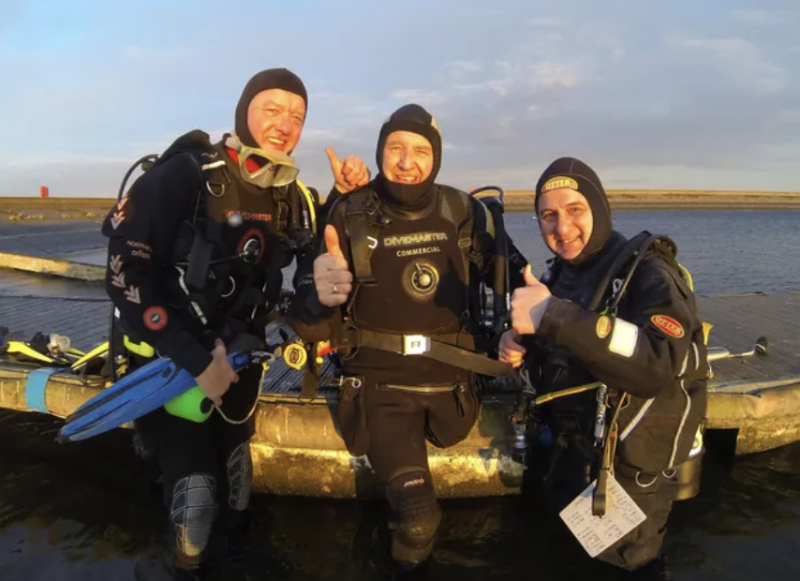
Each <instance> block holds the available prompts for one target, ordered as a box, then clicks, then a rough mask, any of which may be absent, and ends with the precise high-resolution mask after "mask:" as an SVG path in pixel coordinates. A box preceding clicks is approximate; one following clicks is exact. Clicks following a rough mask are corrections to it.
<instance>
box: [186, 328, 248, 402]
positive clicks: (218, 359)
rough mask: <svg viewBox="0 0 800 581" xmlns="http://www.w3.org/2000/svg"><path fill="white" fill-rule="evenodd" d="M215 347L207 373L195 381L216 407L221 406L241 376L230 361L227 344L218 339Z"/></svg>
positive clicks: (204, 372)
mask: <svg viewBox="0 0 800 581" xmlns="http://www.w3.org/2000/svg"><path fill="white" fill-rule="evenodd" d="M214 345H215V347H214V350H213V351H212V352H211V355H212V356H213V357H214V358H213V359H212V360H211V363H209V365H208V367H206V369H205V371H203V373H201V374H200V375H198V376H197V377H196V378H195V379H197V386H198V387H199V388H200V391H202V392H203V393H204V394H206V397H207V398H208V399H210V400H211V401H212V402H214V405H216V406H221V405H222V396H223V395H225V392H227V391H228V389H230V387H231V383H236V382H238V381H239V376H238V375H237V374H236V372H235V371H234V370H233V367H231V364H230V362H229V361H228V353H227V351H226V350H225V343H223V342H222V341H221V340H220V339H217V340H216V341H215V342H214Z"/></svg>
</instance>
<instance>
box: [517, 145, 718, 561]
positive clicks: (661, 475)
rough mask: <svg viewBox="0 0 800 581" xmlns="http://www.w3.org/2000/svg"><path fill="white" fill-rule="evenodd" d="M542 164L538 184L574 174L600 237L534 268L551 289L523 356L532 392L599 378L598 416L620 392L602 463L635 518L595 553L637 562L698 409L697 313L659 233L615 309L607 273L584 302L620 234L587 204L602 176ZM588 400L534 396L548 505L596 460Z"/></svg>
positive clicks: (653, 547) (654, 531)
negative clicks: (640, 516) (635, 510)
mask: <svg viewBox="0 0 800 581" xmlns="http://www.w3.org/2000/svg"><path fill="white" fill-rule="evenodd" d="M561 161H562V162H563V160H561ZM554 165H555V166H556V167H555V168H554V169H552V170H550V171H549V172H545V176H543V178H542V180H540V184H539V187H541V186H542V184H543V183H547V182H546V180H547V179H558V180H564V179H565V178H574V179H575V180H576V182H577V183H578V184H580V187H581V192H585V195H586V197H587V198H588V199H589V201H590V204H591V203H592V201H593V200H592V196H593V195H594V205H593V215H594V220H595V227H596V231H597V232H601V233H603V232H608V235H607V236H603V238H604V239H601V240H599V241H598V240H596V239H594V234H593V235H592V237H593V239H592V242H591V243H590V245H589V246H590V247H592V245H593V247H594V248H595V249H596V250H594V252H593V253H592V254H590V255H589V256H581V257H580V260H578V261H577V262H578V263H577V264H575V263H569V262H566V261H563V260H561V259H557V260H556V261H555V263H554V264H553V266H552V267H551V270H550V271H549V272H548V273H545V275H544V276H543V277H542V282H544V283H545V284H546V285H547V286H548V287H549V288H550V290H551V293H552V295H553V298H552V299H551V300H550V303H549V305H548V307H547V311H546V312H545V314H544V316H543V319H542V321H541V324H540V326H539V328H538V329H537V330H536V334H535V335H534V336H533V337H530V336H526V338H525V341H524V343H523V344H524V345H525V346H526V347H528V348H529V349H528V354H527V355H526V365H527V367H528V369H529V370H530V372H531V378H532V381H533V383H534V385H535V386H536V388H537V389H538V390H539V392H540V393H552V392H558V391H560V390H564V389H567V388H571V387H576V386H580V385H585V384H589V383H591V382H595V381H600V382H603V383H605V384H606V385H607V386H608V388H609V394H610V395H609V403H610V406H611V410H610V411H608V412H606V418H607V420H608V418H610V417H612V414H613V410H614V409H615V408H616V407H618V406H619V404H620V399H621V397H622V394H623V393H625V394H628V396H629V398H630V399H629V401H628V402H627V403H624V404H623V406H622V409H621V410H620V413H619V419H618V424H617V427H618V430H617V442H618V443H617V446H616V455H615V456H614V460H613V465H614V467H615V478H616V480H617V481H618V482H619V483H620V484H621V485H622V487H623V488H624V489H625V490H626V491H627V492H628V493H629V494H630V495H631V496H632V497H633V499H634V500H635V501H636V503H637V504H638V505H639V506H640V508H641V509H642V510H643V511H644V513H645V514H646V516H647V520H646V521H645V522H644V523H642V524H641V525H640V526H639V527H637V528H636V529H634V530H633V531H632V532H631V533H629V534H628V535H627V536H626V537H624V538H623V539H621V540H620V541H618V542H617V543H616V544H615V545H614V546H612V547H610V548H608V549H607V550H606V551H605V552H603V553H602V554H601V555H599V556H598V558H599V559H601V560H604V561H607V562H609V563H612V564H614V565H616V566H619V567H622V568H626V569H637V568H639V567H641V566H642V565H644V564H646V563H648V562H650V561H652V560H653V559H654V558H656V557H657V556H658V553H659V551H660V549H661V545H662V541H663V535H664V530H665V525H666V521H667V517H668V515H669V512H670V510H671V505H672V501H673V498H674V496H675V484H674V481H673V478H674V475H675V470H674V469H675V468H676V467H677V466H679V465H680V464H682V463H683V462H685V461H686V460H687V458H688V456H689V452H690V450H691V448H692V446H693V444H694V441H695V436H696V434H697V431H698V427H699V426H700V424H701V422H702V420H703V419H704V417H705V412H706V383H705V380H706V377H707V372H708V364H707V361H706V348H705V344H704V341H703V329H702V322H701V321H700V319H699V317H698V314H697V307H696V303H695V298H694V295H693V293H692V292H691V290H690V289H689V286H688V284H687V282H686V281H685V280H684V279H683V277H682V275H681V273H680V270H679V266H678V264H677V262H676V260H675V249H674V246H673V244H672V243H671V241H669V240H668V239H666V238H662V239H661V240H660V241H658V242H655V243H654V244H653V245H652V246H650V250H649V251H648V252H647V253H646V254H645V255H644V256H645V257H644V259H643V260H641V262H640V263H639V264H638V267H637V268H636V270H635V271H634V273H633V276H632V277H631V279H630V282H629V284H628V286H627V288H626V289H625V291H624V294H623V295H622V300H621V302H620V303H619V308H618V310H617V312H616V313H611V312H609V313H606V314H600V312H601V311H603V309H604V307H605V306H606V305H607V303H608V298H609V297H610V296H611V294H612V293H613V292H614V281H613V280H611V281H607V282H609V284H608V287H607V291H606V293H605V294H604V295H603V297H602V300H601V301H599V302H598V303H597V305H596V306H597V308H595V310H590V309H589V307H590V304H591V303H592V302H593V298H594V297H595V293H596V291H597V289H598V287H599V286H600V284H601V281H603V279H604V278H605V277H606V275H607V274H608V273H609V271H610V269H611V268H612V264H613V263H614V262H615V259H617V257H618V256H620V254H621V253H622V252H623V249H624V248H625V247H626V244H627V242H628V241H627V240H626V239H625V238H624V237H623V236H622V235H621V234H619V233H616V232H613V231H612V230H611V222H610V213H605V212H603V211H602V210H598V209H597V208H599V207H601V205H600V203H599V198H600V196H602V202H604V203H605V204H606V208H607V202H605V194H604V192H603V191H602V186H599V187H598V188H597V190H596V193H594V194H593V193H592V190H591V185H593V183H596V184H598V185H599V180H597V178H596V176H595V175H594V172H592V171H591V170H590V169H589V168H588V167H586V166H584V165H583V164H580V162H577V160H573V161H572V162H570V163H559V162H555V164H554ZM553 176H556V177H553ZM590 180H591V182H592V183H589V182H590ZM545 189H546V188H545ZM598 223H600V224H599V225H598ZM631 264H632V261H628V262H627V263H626V265H627V266H626V267H624V268H622V269H621V271H619V272H618V274H617V276H616V277H614V278H615V279H617V280H620V281H622V280H623V279H624V278H625V275H626V274H627V273H628V272H629V270H626V269H627V268H628V267H629V266H630V265H631ZM617 284H619V283H617ZM591 306H595V305H591ZM599 311H600V312H599ZM626 397H627V396H626ZM597 410H598V401H597V391H596V390H594V391H589V392H585V393H581V394H577V395H569V396H566V397H563V398H560V399H555V400H553V401H551V402H548V403H545V404H543V413H544V418H545V421H546V423H547V424H548V425H549V427H550V428H551V430H552V432H553V436H554V443H553V445H552V447H551V448H550V450H549V452H550V453H549V455H548V460H547V462H546V463H545V467H544V470H545V472H546V478H545V490H546V491H548V492H549V494H550V496H551V498H552V500H553V501H554V504H555V507H556V508H557V510H561V509H562V508H563V507H564V506H566V505H567V504H568V503H569V502H571V501H572V500H573V499H574V498H575V497H577V496H578V495H579V494H580V493H581V492H582V491H583V490H584V489H585V488H586V487H587V486H588V485H589V484H590V482H591V481H592V480H593V479H594V478H596V477H597V469H598V467H599V462H600V459H601V455H600V452H599V450H598V449H597V448H596V447H595V437H594V429H595V414H596V412H597ZM610 428H611V426H607V427H606V429H607V430H608V429H610ZM606 433H608V432H606ZM540 460H541V458H540Z"/></svg>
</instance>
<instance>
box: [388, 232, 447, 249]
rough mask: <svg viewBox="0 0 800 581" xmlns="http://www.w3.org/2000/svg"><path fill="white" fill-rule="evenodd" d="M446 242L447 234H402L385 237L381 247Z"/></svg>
mask: <svg viewBox="0 0 800 581" xmlns="http://www.w3.org/2000/svg"><path fill="white" fill-rule="evenodd" d="M445 240H447V232H417V233H415V234H404V235H402V236H387V237H386V238H384V239H383V245H384V246H386V247H387V248H392V247H396V246H417V245H420V244H430V243H431V242H444V241H445Z"/></svg>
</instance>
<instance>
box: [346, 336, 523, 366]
mask: <svg viewBox="0 0 800 581" xmlns="http://www.w3.org/2000/svg"><path fill="white" fill-rule="evenodd" d="M461 337H462V338H464V337H465V336H464V335H461ZM466 337H467V338H471V337H470V336H469V335H466ZM458 338H459V335H456V334H449V335H444V334H443V335H433V336H425V335H401V334H394V333H381V332H377V331H370V330H367V329H360V330H356V329H352V330H349V331H345V332H344V333H343V335H342V345H338V346H337V347H367V348H369V349H377V350H380V351H388V352H390V353H396V354H398V355H408V356H414V357H426V358H428V359H434V360H436V361H440V362H442V363H447V364H448V365H452V366H454V367H460V368H461V369H466V370H467V371H472V372H474V373H479V374H481V375H488V376H491V377H508V376H511V373H512V369H511V366H510V365H508V364H506V363H501V362H500V361H495V360H494V359H489V358H488V357H486V356H484V355H481V354H479V353H475V352H474V351H469V350H468V349H464V348H462V347H457V346H456V345H453V344H452V343H448V342H444V341H448V340H449V341H452V342H453V343H455V342H456V340H457V339H458Z"/></svg>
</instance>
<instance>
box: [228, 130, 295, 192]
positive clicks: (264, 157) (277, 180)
mask: <svg viewBox="0 0 800 581" xmlns="http://www.w3.org/2000/svg"><path fill="white" fill-rule="evenodd" d="M225 147H230V148H231V149H234V150H235V151H236V153H237V155H238V156H239V173H240V174H241V176H242V178H243V179H244V181H246V182H247V183H249V184H253V185H254V186H258V187H260V188H271V187H278V188H279V187H281V186H288V185H289V184H291V183H292V182H293V181H295V180H296V179H297V175H298V174H299V173H300V169H299V168H298V167H297V165H296V164H295V162H294V160H293V159H292V158H291V157H290V156H288V155H286V154H285V153H281V152H280V151H266V150H264V149H259V148H257V147H248V146H247V145H243V144H242V142H241V141H239V139H238V138H237V137H236V136H235V135H231V136H230V137H228V138H227V139H226V140H225ZM250 159H252V160H253V162H255V164H256V165H258V169H256V170H255V171H250V170H248V169H247V168H248V165H250V167H253V164H252V163H251V164H248V163H247V161H248V160H250Z"/></svg>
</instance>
